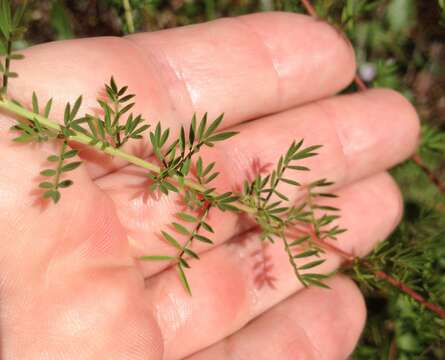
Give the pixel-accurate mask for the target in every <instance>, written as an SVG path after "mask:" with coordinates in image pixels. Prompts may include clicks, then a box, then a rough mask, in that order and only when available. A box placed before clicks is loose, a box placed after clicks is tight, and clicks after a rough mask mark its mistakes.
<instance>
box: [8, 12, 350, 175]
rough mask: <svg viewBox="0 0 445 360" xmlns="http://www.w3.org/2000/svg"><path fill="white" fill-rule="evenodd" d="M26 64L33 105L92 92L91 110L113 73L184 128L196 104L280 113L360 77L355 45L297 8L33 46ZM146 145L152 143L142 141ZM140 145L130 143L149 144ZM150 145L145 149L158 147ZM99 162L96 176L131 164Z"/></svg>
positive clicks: (16, 88)
mask: <svg viewBox="0 0 445 360" xmlns="http://www.w3.org/2000/svg"><path fill="white" fill-rule="evenodd" d="M26 55H27V58H26V59H25V60H24V61H22V62H17V64H16V69H14V70H16V71H17V72H18V73H19V74H20V78H19V79H18V80H17V81H15V82H13V83H12V87H11V94H12V95H13V96H14V97H15V98H17V99H18V100H19V101H21V102H22V103H25V104H26V103H29V102H30V99H31V95H32V92H33V91H35V92H36V93H37V94H38V95H39V97H40V98H41V102H43V101H45V100H47V99H49V98H50V97H52V98H53V99H54V103H55V104H56V106H55V107H54V109H55V111H54V112H53V116H54V117H55V118H61V117H62V114H63V106H64V105H65V103H66V102H67V101H74V99H75V98H76V97H77V96H78V95H80V94H82V95H83V96H84V99H85V101H84V105H83V110H84V111H88V112H90V113H91V112H94V111H95V110H97V108H98V106H97V104H96V98H97V97H98V96H99V95H100V92H101V90H102V89H103V84H104V83H105V82H107V81H108V80H109V78H110V77H111V76H112V75H113V76H114V77H115V79H116V80H117V81H118V82H119V83H120V84H121V85H128V86H129V89H130V90H131V91H132V92H133V93H135V94H136V103H137V104H136V106H135V110H134V111H135V112H140V113H142V114H143V115H144V117H145V118H146V119H148V121H149V122H150V123H153V122H157V121H162V122H163V127H170V128H172V133H173V134H175V133H176V132H177V130H178V129H179V127H180V125H186V124H187V122H188V121H189V120H190V119H191V115H192V114H193V113H194V112H196V113H198V114H202V113H204V112H208V113H209V114H210V116H216V115H219V113H222V112H224V113H225V114H226V119H225V122H224V126H225V127H228V126H231V125H234V124H237V123H239V122H242V121H246V120H250V119H254V118H256V117H259V116H262V115H265V114H269V113H275V112H277V111H281V110H284V109H287V108H291V107H294V106H297V105H299V104H302V103H305V102H308V101H312V100H316V99H318V98H322V97H326V96H328V95H331V94H334V93H336V92H337V91H339V90H340V89H342V88H343V87H344V86H346V85H347V84H348V83H349V82H350V81H351V79H352V77H353V74H354V72H355V61H354V56H353V52H352V49H351V47H350V46H349V44H348V43H347V42H346V41H345V40H344V39H343V38H342V37H341V35H339V34H338V33H337V31H336V30H335V29H334V28H332V27H330V26H329V25H327V24H325V23H323V22H321V21H318V20H314V19H312V18H310V17H307V16H303V15H297V14H289V13H266V14H265V13H262V14H254V15H247V16H243V17H239V18H232V19H222V20H217V21H214V22H209V23H205V24H200V25H194V26H188V27H184V28H178V29H173V30H167V31H160V32H155V33H146V34H138V35H134V36H131V37H128V38H123V39H122V38H94V39H83V40H71V41H68V42H66V41H65V42H56V43H50V44H45V45H41V46H36V47H34V48H31V49H29V50H28V51H26ZM142 148H144V149H148V148H147V147H144V146H142ZM140 149H141V146H139V147H138V146H134V144H130V145H129V146H128V147H127V150H128V151H130V152H133V153H138V150H139V152H140ZM149 153H150V150H149V149H148V150H146V151H145V153H143V155H144V156H145V155H149ZM83 156H84V158H86V160H91V162H92V163H94V166H93V165H92V164H91V163H90V170H91V171H90V172H91V174H92V176H93V177H98V176H102V175H104V174H106V173H109V172H111V171H113V170H115V169H117V168H119V167H120V166H122V165H123V163H122V162H118V161H117V162H116V161H104V159H103V158H100V159H99V160H98V158H97V155H95V154H91V153H90V152H88V151H87V152H84V153H83Z"/></svg>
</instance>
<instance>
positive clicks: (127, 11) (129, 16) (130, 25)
mask: <svg viewBox="0 0 445 360" xmlns="http://www.w3.org/2000/svg"><path fill="white" fill-rule="evenodd" d="M123 5H124V9H125V19H126V21H127V26H128V32H129V33H130V34H132V33H134V32H135V29H134V21H133V13H132V9H131V5H130V0H123Z"/></svg>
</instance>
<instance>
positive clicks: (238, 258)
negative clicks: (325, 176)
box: [146, 174, 402, 359]
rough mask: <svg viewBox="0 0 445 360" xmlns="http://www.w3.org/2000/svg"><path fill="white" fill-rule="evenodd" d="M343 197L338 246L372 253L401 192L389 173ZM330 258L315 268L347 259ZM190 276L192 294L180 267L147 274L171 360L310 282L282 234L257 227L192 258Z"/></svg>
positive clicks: (394, 216) (394, 219)
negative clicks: (295, 266)
mask: <svg viewBox="0 0 445 360" xmlns="http://www.w3.org/2000/svg"><path fill="white" fill-rule="evenodd" d="M339 196H340V198H338V199H335V200H333V202H332V203H331V204H334V205H335V206H337V207H339V208H341V209H342V212H341V215H342V219H341V225H342V226H343V227H346V228H347V229H348V231H347V232H346V233H344V234H342V235H341V236H340V237H339V239H338V241H337V242H336V244H335V245H336V246H337V247H339V248H340V249H341V250H343V251H346V252H349V253H353V254H354V255H357V256H361V255H364V254H366V253H367V252H369V251H370V250H371V248H372V247H373V246H374V245H375V244H376V243H377V242H378V241H380V240H383V239H384V238H385V237H386V236H388V235H389V234H390V232H391V231H392V230H393V229H394V227H395V226H396V224H397V223H398V221H399V219H400V216H401V209H402V205H401V204H402V202H401V197H400V193H399V191H398V189H397V186H396V185H395V183H394V181H393V180H392V179H391V178H390V177H389V176H388V175H387V174H380V175H376V176H374V177H372V178H368V179H366V180H362V181H360V182H357V183H355V184H354V185H351V186H349V187H347V188H345V189H343V190H341V191H340V192H339ZM325 258H326V259H327V261H326V262H325V263H324V264H322V265H320V266H319V267H317V268H315V270H314V269H311V270H310V272H314V271H315V272H317V273H330V272H332V271H333V270H334V269H336V268H337V267H338V266H339V265H340V263H341V261H342V259H341V258H340V257H339V255H337V254H336V253H329V252H328V253H327V255H326V256H325ZM312 260H313V259H311V260H307V261H312ZM258 263H263V264H264V266H260V267H259V266H258ZM301 264H302V263H299V265H301ZM187 277H188V280H189V283H190V286H191V288H192V294H193V295H192V296H189V295H188V294H187V293H186V292H185V291H184V289H183V288H182V285H181V283H180V281H179V279H178V278H177V274H176V271H175V269H169V270H166V271H164V272H163V273H160V274H158V275H156V276H154V277H152V278H149V279H147V292H146V296H147V301H148V303H149V304H150V307H152V308H153V309H154V313H155V316H156V318H157V319H158V323H159V326H160V329H161V332H162V335H163V339H164V344H165V351H166V355H165V356H166V359H180V358H183V357H185V356H187V355H190V354H192V353H194V352H196V351H198V350H200V349H203V348H205V347H207V346H209V345H211V344H214V343H216V342H218V341H221V340H222V339H224V338H225V337H227V336H229V335H230V334H233V333H234V332H236V331H238V330H239V329H240V328H242V327H243V326H245V324H246V323H248V322H249V321H251V320H252V319H254V318H255V317H257V316H258V315H260V314H261V313H263V312H264V311H266V310H268V309H269V308H271V307H272V306H274V305H276V304H278V303H279V302H281V301H283V300H284V299H285V298H287V297H288V296H290V295H291V294H293V293H295V292H296V291H298V290H299V289H301V287H302V285H301V284H300V283H299V282H298V281H297V279H296V278H295V275H294V273H293V271H292V268H291V266H290V265H289V262H288V258H287V254H286V252H285V251H284V250H283V244H282V243H281V242H280V240H279V239H276V241H275V243H274V244H269V245H267V246H266V247H264V243H261V241H260V240H259V238H258V234H255V233H251V234H246V235H245V236H241V237H240V238H239V239H238V241H237V242H232V244H230V245H221V246H219V247H217V248H215V249H213V250H211V251H209V252H207V253H205V254H204V255H203V256H202V257H201V260H199V261H191V269H189V270H187ZM263 280H265V281H263ZM267 285H270V286H267ZM179 344H181V345H180V346H179Z"/></svg>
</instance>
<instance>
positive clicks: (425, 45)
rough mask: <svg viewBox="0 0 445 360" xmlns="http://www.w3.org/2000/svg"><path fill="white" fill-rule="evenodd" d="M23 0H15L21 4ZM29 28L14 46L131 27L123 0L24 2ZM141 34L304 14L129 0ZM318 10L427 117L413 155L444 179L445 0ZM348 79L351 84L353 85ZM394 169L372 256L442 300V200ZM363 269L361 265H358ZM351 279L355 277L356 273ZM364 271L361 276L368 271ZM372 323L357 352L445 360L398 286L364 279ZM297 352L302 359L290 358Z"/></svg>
mask: <svg viewBox="0 0 445 360" xmlns="http://www.w3.org/2000/svg"><path fill="white" fill-rule="evenodd" d="M18 2H19V1H17V3H18ZM29 3H30V6H29V9H28V12H27V15H26V22H27V26H28V29H29V31H28V34H27V35H26V38H25V39H24V40H23V41H20V42H17V43H16V44H15V46H16V47H18V48H20V47H27V46H30V45H33V44H37V43H42V42H47V41H52V40H58V39H69V38H75V37H87V36H101V35H123V34H125V33H127V32H128V27H127V24H126V21H125V16H124V8H123V3H122V1H121V0H90V1H86V0H77V1H69V0H53V1H30V2H29ZM130 3H131V7H132V10H133V11H132V14H133V18H134V21H135V25H136V29H137V30H138V31H154V30H159V29H165V28H170V27H175V26H181V25H187V24H193V23H198V22H203V21H208V20H211V19H215V18H219V17H223V16H235V15H240V14H247V13H252V12H259V11H271V10H280V11H293V12H301V13H305V11H304V9H303V7H302V6H301V4H300V2H299V1H290V0H201V1H193V0H131V1H130ZM312 3H313V4H314V5H315V7H316V9H317V12H318V14H319V16H320V17H322V18H324V19H326V20H327V21H329V22H331V23H332V24H335V25H336V26H337V27H338V28H339V29H341V30H343V31H344V32H345V33H346V35H347V36H348V37H349V38H350V39H351V41H352V43H353V45H354V47H355V50H356V54H357V59H358V64H359V74H360V76H361V77H362V78H363V79H364V80H365V81H366V82H367V84H368V86H370V87H377V86H379V87H381V86H383V87H390V88H393V89H396V90H399V91H401V92H402V93H403V94H404V95H405V96H406V97H407V98H408V99H410V100H411V101H412V102H413V103H414V104H415V106H416V108H417V110H418V112H419V114H420V117H421V119H422V122H423V138H422V143H421V146H420V148H419V155H420V156H421V158H422V159H423V161H424V163H425V164H426V165H427V166H428V167H429V168H430V169H431V170H432V171H434V173H435V174H436V175H437V176H438V177H439V178H440V179H441V180H442V181H445V174H444V171H443V170H444V168H445V161H444V160H445V158H444V156H443V153H444V150H445V134H444V129H445V9H444V8H445V1H444V0H377V1H367V0H313V1H312ZM353 90H354V87H353V86H351V88H350V89H348V90H347V91H353ZM393 174H394V176H395V177H396V179H397V180H398V182H399V183H400V185H401V187H402V190H403V193H404V197H405V216H404V219H403V221H402V224H401V226H400V227H399V229H398V230H397V231H396V232H395V233H394V234H393V235H392V236H391V238H390V239H389V242H388V243H387V244H386V245H385V246H383V247H381V248H379V249H378V250H377V251H376V252H375V253H374V254H372V255H371V258H372V257H373V256H374V258H378V257H379V256H380V258H379V259H381V260H379V262H380V263H379V264H380V265H379V266H381V268H382V269H384V270H385V271H387V272H389V273H391V274H394V275H395V276H396V277H398V278H399V279H401V280H403V281H405V282H406V283H408V284H409V285H410V286H412V287H413V288H415V289H416V290H417V291H419V292H420V293H422V294H423V295H424V296H426V297H427V298H429V299H430V300H431V301H433V302H436V303H439V304H441V305H442V306H444V305H445V240H444V239H445V219H444V218H445V201H444V200H445V199H444V196H443V195H442V194H441V193H440V192H439V191H438V190H437V188H436V187H435V186H434V185H433V184H432V183H431V181H430V180H429V179H428V177H427V176H426V175H425V174H424V172H422V170H421V169H420V168H419V167H418V166H417V165H416V164H415V163H414V162H412V161H410V160H409V161H407V162H406V163H404V164H402V165H400V166H398V167H397V168H396V169H394V170H393ZM359 274H360V271H359ZM352 275H353V276H356V278H357V274H354V273H353V274H352ZM361 275H363V274H361ZM365 275H366V274H365ZM360 284H361V286H362V288H363V290H364V292H365V294H366V297H367V305H368V311H369V315H368V323H367V328H366V330H365V333H364V335H363V337H362V341H361V343H360V346H359V347H358V349H357V351H356V352H355V354H354V355H353V356H352V358H353V359H376V360H377V359H389V360H392V359H445V341H444V340H445V327H444V326H445V324H444V322H443V321H442V320H439V319H438V318H437V317H435V316H434V315H433V314H431V313H430V312H428V311H425V310H423V309H422V308H421V307H420V306H419V305H418V304H416V303H415V302H413V301H412V300H410V299H408V298H406V297H405V296H404V295H401V294H399V293H398V292H396V291H394V289H391V288H388V287H386V286H382V284H380V283H378V282H375V281H367V280H364V279H363V278H361V279H360ZM296 358H298V356H296Z"/></svg>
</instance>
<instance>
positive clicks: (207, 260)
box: [0, 14, 419, 360]
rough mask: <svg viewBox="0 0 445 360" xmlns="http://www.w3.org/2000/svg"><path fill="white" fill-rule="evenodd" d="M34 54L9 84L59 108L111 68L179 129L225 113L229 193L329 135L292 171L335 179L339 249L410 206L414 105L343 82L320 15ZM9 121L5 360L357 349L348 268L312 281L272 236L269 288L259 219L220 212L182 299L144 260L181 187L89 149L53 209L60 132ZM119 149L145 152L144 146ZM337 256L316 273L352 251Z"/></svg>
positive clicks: (385, 230)
mask: <svg viewBox="0 0 445 360" xmlns="http://www.w3.org/2000/svg"><path fill="white" fill-rule="evenodd" d="M25 55H26V59H25V60H23V61H21V62H16V63H15V64H14V65H13V66H15V68H14V70H15V71H17V72H19V74H20V78H19V79H17V80H14V81H12V82H11V85H10V86H11V87H10V94H11V95H12V96H13V97H15V98H17V99H19V100H21V101H22V102H24V103H28V104H29V102H30V98H31V94H32V91H33V90H35V91H36V93H37V94H38V95H39V97H40V99H41V101H42V102H43V100H47V99H49V98H50V97H53V98H54V102H55V104H57V106H56V109H55V111H54V113H53V114H52V117H53V118H54V119H57V118H59V119H60V118H61V112H62V109H63V106H64V105H65V103H66V102H67V101H73V100H74V99H75V98H76V97H77V96H78V95H80V94H83V95H84V98H85V103H84V106H83V111H90V112H91V111H94V109H95V108H96V107H97V106H96V105H95V99H96V98H97V96H98V95H99V93H100V91H101V89H102V86H103V83H105V82H107V81H108V80H109V78H110V76H111V75H113V76H114V77H115V78H116V80H117V82H118V83H119V84H121V85H122V86H123V85H128V86H129V87H130V89H131V91H132V92H134V93H135V94H136V99H137V106H136V111H140V112H142V113H143V114H144V116H145V118H146V119H147V120H148V121H149V122H151V123H154V122H156V121H159V120H161V121H162V122H163V124H164V126H166V127H167V126H168V127H170V128H171V129H172V131H173V133H177V131H178V129H179V126H180V124H187V123H188V121H189V119H191V115H192V114H193V113H194V112H197V113H198V114H202V113H204V112H206V111H207V112H209V114H210V116H211V117H216V116H217V115H219V113H221V112H224V113H225V115H226V116H225V122H224V126H225V127H226V128H231V129H236V130H238V131H240V135H238V136H236V137H234V138H232V139H230V140H229V141H227V142H224V143H221V144H220V146H218V147H217V148H216V149H212V150H211V151H207V150H206V151H205V152H204V154H203V156H204V157H205V159H206V160H216V161H217V167H218V169H219V170H220V171H221V173H222V175H221V177H220V178H219V180H218V181H217V186H218V188H219V189H220V190H225V189H232V188H234V187H235V186H236V185H238V184H239V183H240V182H241V181H242V180H243V178H244V177H245V176H246V174H248V173H249V171H250V170H251V165H252V162H254V161H255V160H256V159H260V161H261V163H264V164H267V163H274V162H275V161H276V160H277V159H278V157H279V156H280V155H281V154H282V153H283V152H285V151H286V150H287V147H288V146H289V145H290V143H291V142H292V141H293V140H294V139H297V140H299V139H300V138H305V141H306V143H307V144H323V145H324V147H323V149H322V151H321V154H320V156H318V157H317V158H313V159H311V160H310V161H307V162H306V163H305V164H306V165H308V166H310V167H311V168H312V169H313V171H311V172H310V173H307V174H302V175H301V176H300V177H299V180H300V181H301V182H308V181H310V180H315V179H318V178H322V177H326V178H328V179H330V180H333V181H335V186H334V188H333V189H332V190H333V191H335V192H336V193H338V195H339V196H340V197H339V198H338V199H335V200H334V201H333V203H334V204H335V205H336V206H338V207H340V208H341V209H342V216H343V218H342V221H341V225H342V226H344V227H346V228H348V229H349V231H348V232H347V233H345V234H343V235H342V236H340V238H339V240H338V241H337V242H336V244H335V245H336V246H338V247H339V248H341V249H343V250H345V251H348V252H351V253H353V254H355V255H357V256H362V255H365V254H366V253H368V252H369V251H370V250H371V249H372V248H373V247H374V246H375V245H376V244H377V243H378V242H379V241H382V240H383V239H385V237H387V236H388V235H389V234H390V233H391V231H392V230H393V229H394V228H395V226H396V225H397V223H398V221H399V219H400V216H401V212H402V205H401V198H400V193H399V190H398V188H397V186H396V185H395V183H394V181H393V180H392V179H391V178H390V176H389V175H388V174H387V173H386V170H387V169H388V168H390V167H392V166H394V165H396V164H397V163H399V162H401V161H403V160H404V159H406V158H407V157H409V156H410V155H411V154H412V153H413V152H414V150H415V148H416V145H417V140H418V135H419V123H418V118H417V115H416V113H415V111H414V109H413V108H412V106H411V105H410V104H409V103H408V102H407V101H406V100H405V99H404V98H403V97H402V96H401V95H399V94H397V93H395V92H393V91H389V90H372V91H366V92H362V93H357V94H351V95H344V96H338V95H335V94H336V93H338V92H339V91H341V90H342V89H343V88H344V87H345V86H347V85H348V84H349V83H350V82H351V81H352V79H353V75H354V73H355V60H354V54H353V49H352V48H351V47H350V45H349V44H348V43H347V42H346V41H345V39H344V38H343V37H342V36H341V35H340V34H339V33H338V32H337V31H336V30H334V29H333V28H331V27H330V26H328V25H326V24H324V23H323V22H321V21H316V20H313V19H311V18H309V17H306V16H301V15H291V14H258V15H250V16H245V17H242V18H237V19H225V20H219V21H215V22H212V23H207V24H202V25H196V26H192V27H185V28H180V29H175V30H169V31H162V32H157V33H150V34H139V35H135V36H132V37H128V38H126V39H117V38H102V39H87V40H75V41H70V42H60V43H52V44H46V45H42V46H38V47H34V48H31V49H29V50H27V51H26V52H25ZM272 114H273V115H272ZM0 120H1V121H0V131H1V136H0V149H1V154H2V155H1V169H0V231H1V234H2V241H1V243H0V299H1V302H0V316H1V335H0V337H1V352H2V359H5V360H9V359H119V360H121V359H153V360H161V359H162V360H175V359H184V358H186V359H189V360H201V359H212V360H218V359H236V360H247V359H256V360H263V359H264V360H266V359H280V360H286V359H327V360H331V359H345V358H347V356H348V355H349V354H350V353H351V352H352V351H353V349H354V347H355V345H356V343H357V341H358V338H359V336H360V333H361V331H362V329H363V326H364V322H365V316H366V315H365V307H364V302H363V298H362V295H361V294H360V292H359V290H358V289H357V287H356V286H355V285H354V284H353V282H352V281H351V280H349V279H347V278H345V277H343V276H338V275H337V276H334V277H333V278H331V279H330V280H329V281H328V283H329V285H330V286H331V290H322V289H318V288H308V289H303V288H302V286H301V285H300V284H299V283H298V281H297V280H296V279H295V277H294V275H293V273H292V269H291V267H290V266H289V264H288V262H287V260H286V255H285V253H284V251H283V249H282V247H281V245H280V244H279V243H277V244H276V245H270V246H269V247H268V248H267V251H268V255H269V256H270V257H271V261H272V263H273V264H274V267H273V270H272V274H273V276H274V277H275V278H276V282H275V288H274V289H272V288H270V287H268V286H263V287H259V286H258V284H257V283H256V281H255V275H256V274H255V271H254V270H253V269H252V266H253V264H254V262H255V259H254V258H253V257H252V256H251V254H252V252H254V251H255V250H256V249H258V248H259V247H260V246H261V244H260V242H259V241H258V236H257V235H256V234H252V233H251V232H249V229H250V226H251V225H250V223H248V222H245V223H243V224H242V226H239V221H238V220H237V218H236V217H235V216H234V215H232V214H226V213H224V214H222V213H217V212H215V213H213V214H212V215H211V217H210V223H211V224H212V225H213V226H214V228H215V231H216V234H215V235H214V236H213V240H214V241H215V245H213V246H209V245H204V244H203V245H200V244H197V246H196V247H195V249H196V251H197V252H199V253H200V254H201V260H200V261H191V265H192V269H191V270H189V271H188V276H189V280H190V284H191V287H192V291H193V296H189V295H188V294H187V293H186V292H185V291H184V289H183V288H182V286H181V284H180V282H179V280H178V279H177V276H176V272H175V271H174V269H172V268H169V267H168V264H165V263H141V262H139V261H137V260H135V259H136V258H137V257H138V256H140V255H147V254H174V253H175V252H174V250H172V249H171V248H170V247H169V246H167V245H165V244H164V243H163V242H162V241H161V240H160V239H159V235H158V234H159V230H160V229H162V228H164V227H165V226H166V225H167V224H168V223H170V222H171V221H172V220H173V214H174V213H175V212H176V211H178V208H179V207H180V206H179V205H178V202H177V199H174V198H172V199H168V200H167V199H166V198H165V197H161V198H159V197H157V198H153V197H150V196H147V194H145V193H144V188H143V185H144V178H143V177H141V174H143V173H142V172H140V171H139V170H138V169H136V168H134V167H131V166H127V165H126V164H125V163H123V162H122V161H119V160H116V159H109V158H107V157H104V156H102V155H97V154H94V153H93V152H91V151H88V150H82V151H81V153H80V156H81V157H82V158H83V160H84V161H85V165H84V166H83V167H81V168H79V169H77V170H76V171H75V172H73V173H72V174H71V178H72V179H73V180H74V181H75V185H74V186H73V187H72V188H69V189H67V190H65V191H63V195H62V199H61V201H60V203H59V204H58V205H57V206H55V205H52V204H43V203H42V202H41V201H40V200H39V198H38V196H39V193H38V191H37V190H35V189H36V187H37V184H38V177H37V174H38V173H39V171H40V170H41V168H42V166H43V165H44V164H45V159H46V157H47V156H48V155H49V153H50V152H51V151H52V149H53V147H54V146H53V145H51V144H45V145H35V146H28V145H26V146H23V145H17V144H14V143H13V142H11V139H12V138H13V134H11V133H10V132H9V131H8V128H9V126H10V125H11V123H12V120H11V118H9V117H8V115H6V114H2V115H1V117H0ZM247 120H251V121H249V122H247ZM125 149H126V150H127V151H129V152H133V153H136V154H142V153H143V154H144V155H145V156H147V157H149V155H150V149H149V147H148V146H147V147H146V146H144V145H142V146H141V145H140V144H134V143H133V144H129V145H128V146H126V148H125ZM141 149H142V150H141ZM284 190H285V191H287V192H289V195H290V196H293V197H294V198H295V197H296V196H297V194H296V193H292V190H291V189H289V188H288V189H284ZM234 237H237V238H238V239H239V240H242V241H239V242H233V241H229V240H230V239H232V238H234ZM327 258H328V261H327V262H326V263H325V264H324V265H322V267H320V269H319V271H321V272H331V271H333V270H335V269H336V268H338V266H339V265H340V264H341V259H340V258H339V257H338V256H337V255H335V254H331V253H328V254H327Z"/></svg>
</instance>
